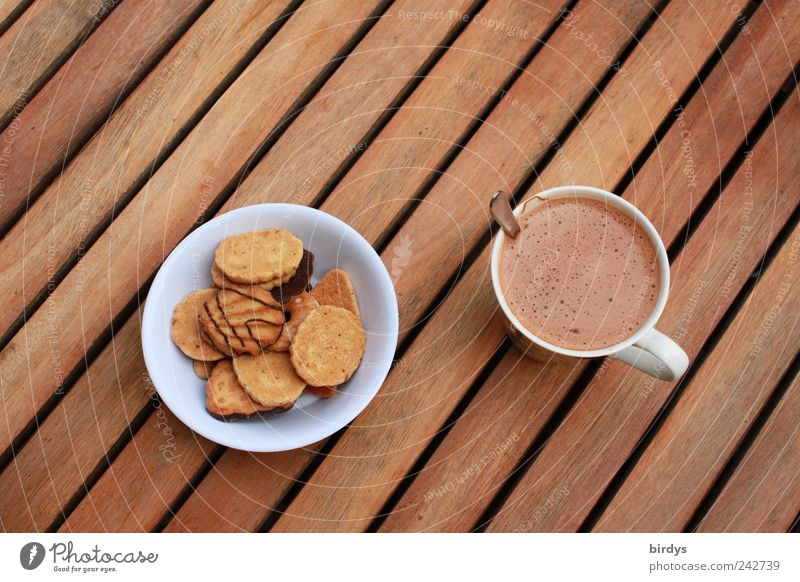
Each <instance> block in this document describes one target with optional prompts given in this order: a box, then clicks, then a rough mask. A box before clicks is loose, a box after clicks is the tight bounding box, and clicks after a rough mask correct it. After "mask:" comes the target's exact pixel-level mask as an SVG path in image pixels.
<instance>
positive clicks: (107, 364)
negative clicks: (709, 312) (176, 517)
mask: <svg viewBox="0 0 800 582" xmlns="http://www.w3.org/2000/svg"><path fill="white" fill-rule="evenodd" d="M139 323H140V318H139V314H138V313H137V314H135V315H134V316H133V317H132V318H131V320H130V322H129V324H130V325H129V326H128V327H126V328H125V330H126V333H118V334H117V335H116V336H115V337H114V339H113V340H112V341H111V342H110V343H109V344H108V346H106V348H105V350H103V352H102V353H101V354H100V355H99V356H98V358H97V360H96V361H95V364H94V365H93V366H91V367H90V368H89V369H88V370H87V372H86V373H85V374H84V375H83V376H81V378H80V379H79V380H78V382H77V383H76V384H75V386H74V387H73V389H72V390H71V391H70V392H69V393H68V394H67V395H66V396H65V397H64V400H63V401H62V402H61V403H60V404H59V406H58V408H56V410H55V411H54V412H53V413H52V414H51V415H50V416H48V417H47V420H46V421H45V422H44V423H43V424H42V426H41V427H40V429H39V430H38V431H37V432H36V434H35V435H34V436H33V438H32V439H31V440H30V441H28V443H27V444H26V445H25V446H24V447H23V448H22V449H21V450H19V451H16V455H15V461H14V462H13V463H11V464H10V465H9V466H8V468H7V469H6V470H5V471H3V473H2V474H0V500H2V501H0V522H2V524H3V528H4V529H5V531H20V532H21V531H44V530H45V529H47V528H48V527H49V526H50V524H51V523H52V522H53V520H55V519H56V517H58V516H59V515H60V513H61V512H62V511H64V510H66V506H67V504H68V503H69V501H70V498H71V497H72V496H73V495H74V494H75V492H76V491H78V488H79V487H81V486H82V484H83V483H84V481H85V480H86V479H87V478H88V477H89V475H90V474H91V473H92V471H94V470H95V469H96V468H97V467H104V466H105V465H107V461H106V460H105V459H104V456H103V454H98V451H108V450H109V449H111V447H112V445H113V444H114V443H115V442H116V441H117V439H119V438H120V437H124V436H125V435H126V434H127V432H128V425H129V424H130V423H131V422H133V421H134V419H135V418H136V416H137V415H139V414H140V413H141V411H142V410H143V409H149V408H150V407H159V410H160V409H161V408H160V407H161V405H160V403H159V401H158V399H157V397H156V396H155V389H154V387H153V385H152V382H150V378H149V376H148V375H147V373H146V371H145V367H144V360H143V358H142V347H141V328H140V325H139ZM153 414H158V410H157V411H156V412H154V413H153ZM161 414H163V411H162V413H161ZM174 424H175V423H173V426H174ZM33 500H35V503H34V502H33Z"/></svg>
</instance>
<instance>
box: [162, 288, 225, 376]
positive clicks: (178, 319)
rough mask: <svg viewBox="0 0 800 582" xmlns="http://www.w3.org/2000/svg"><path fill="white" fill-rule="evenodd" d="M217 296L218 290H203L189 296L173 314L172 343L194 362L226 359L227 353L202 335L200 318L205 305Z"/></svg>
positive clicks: (179, 304)
mask: <svg viewBox="0 0 800 582" xmlns="http://www.w3.org/2000/svg"><path fill="white" fill-rule="evenodd" d="M216 294H217V291H216V289H202V290H200V291H195V292H194V293H191V294H189V295H187V296H186V297H185V298H184V299H183V301H181V302H180V303H178V305H177V307H175V311H174V312H173V313H172V341H174V342H175V345H176V346H178V348H180V350H181V351H182V352H183V353H184V354H186V355H187V356H189V357H190V358H192V359H193V360H202V361H204V362H213V361H215V360H221V359H222V358H224V357H225V353H224V352H221V351H220V350H218V349H217V348H216V347H214V344H212V343H211V342H209V341H208V340H207V339H206V337H205V336H203V334H202V333H201V326H200V324H199V323H198V317H199V315H200V314H201V313H202V311H203V304H204V303H205V302H206V301H207V300H208V299H209V298H212V297H214V296H215V295H216Z"/></svg>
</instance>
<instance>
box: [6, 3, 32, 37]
mask: <svg viewBox="0 0 800 582" xmlns="http://www.w3.org/2000/svg"><path fill="white" fill-rule="evenodd" d="M31 4H33V0H23V1H22V2H20V3H19V4H17V7H16V8H14V10H12V11H11V12H10V13H9V14H8V16H6V19H5V20H3V22H0V36H2V35H3V34H5V32H6V31H7V30H8V29H9V28H11V26H13V24H14V23H15V22H16V21H17V20H18V19H19V17H20V16H22V15H23V14H24V13H25V11H26V10H27V9H28V8H29V7H30V5H31Z"/></svg>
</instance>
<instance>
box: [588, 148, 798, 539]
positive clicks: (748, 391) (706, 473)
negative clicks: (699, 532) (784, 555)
mask: <svg viewBox="0 0 800 582" xmlns="http://www.w3.org/2000/svg"><path fill="white" fill-rule="evenodd" d="M781 144H782V146H789V147H790V148H791V147H793V148H795V151H794V152H793V153H792V154H789V155H793V156H795V157H797V154H798V152H800V149H798V146H800V140H797V141H795V142H794V143H791V142H789V141H782V142H781ZM779 155H784V154H779ZM788 165H789V167H790V168H791V169H792V170H796V169H797V168H798V167H800V164H798V163H790V164H788ZM784 171H786V170H784ZM795 184H797V182H796V183H795ZM778 187H784V186H783V185H782V184H781V185H779V186H778ZM790 198H794V203H795V204H800V196H798V195H795V196H793V197H792V196H790ZM799 288H800V227H798V228H795V231H794V234H793V235H792V237H791V238H790V240H788V241H787V242H786V243H785V244H784V245H783V247H782V248H781V251H780V252H779V253H778V255H777V256H776V257H775V259H774V261H773V262H772V264H771V265H770V267H769V269H768V270H767V271H766V273H764V274H763V275H762V277H761V278H760V279H759V281H758V284H757V285H756V287H755V289H754V290H753V292H752V293H751V295H750V296H749V297H748V298H747V301H746V302H745V304H744V305H742V307H741V309H740V310H739V312H738V313H737V314H736V317H735V318H734V320H733V322H731V325H730V327H728V329H727V330H726V331H725V333H724V335H723V336H722V337H721V338H720V341H719V342H718V343H717V345H716V346H715V347H714V351H713V352H712V353H711V355H710V356H709V357H708V359H707V360H706V361H705V362H704V363H703V366H702V367H701V368H700V370H699V371H698V373H697V376H695V377H694V378H693V379H692V381H691V382H690V383H689V385H688V386H687V387H686V388H685V389H684V391H683V393H682V394H681V397H680V400H679V401H678V403H677V405H676V406H675V409H674V410H673V411H672V412H671V413H670V415H669V417H667V419H666V421H665V422H664V425H663V426H662V427H661V428H660V429H659V431H658V433H656V435H655V437H654V438H653V441H652V442H651V443H650V444H649V445H648V447H647V449H646V450H645V452H644V454H643V455H642V457H641V458H640V459H639V461H638V462H637V463H636V465H635V466H634V467H633V469H632V470H631V472H630V474H629V475H628V476H627V478H626V479H625V482H624V483H623V484H622V487H620V489H619V491H617V494H616V495H615V496H614V498H613V499H612V500H611V502H610V503H609V505H608V507H607V508H606V510H605V511H604V512H603V515H602V517H601V518H600V520H599V522H598V523H597V526H596V529H598V530H602V531H682V530H683V529H685V527H686V525H687V524H688V522H689V519H690V518H691V517H692V514H693V513H694V510H695V508H696V507H697V505H698V504H699V503H700V501H701V500H702V499H703V497H704V495H705V493H706V492H707V491H708V489H709V488H710V487H711V486H712V485H713V483H714V479H715V478H716V477H717V476H718V475H719V472H720V470H721V469H722V468H723V467H724V465H725V462H726V461H727V459H728V458H729V457H730V455H731V454H732V453H733V452H734V451H735V450H736V447H737V445H738V444H739V443H740V442H741V440H742V437H743V436H744V434H745V432H746V431H747V428H748V427H749V425H750V423H751V422H752V420H753V419H754V418H755V417H756V416H757V415H758V412H759V411H760V410H761V408H762V406H763V405H764V403H765V402H766V400H767V399H768V398H769V396H770V394H771V393H772V391H773V390H774V389H775V386H776V384H777V383H778V382H779V381H780V379H781V377H782V376H783V374H784V372H785V371H786V369H787V368H788V367H789V365H790V364H791V362H792V360H793V359H794V357H795V354H797V352H798V351H800V325H798V324H799V323H800V292H798V291H800V289H799ZM765 460H766V459H765ZM774 460H775V459H773V461H774ZM796 468H797V467H796V465H795V467H794V468H793V469H791V472H792V473H795V472H796ZM792 517H794V515H793V516H792ZM788 525H790V524H787V526H786V527H788ZM783 531H786V528H784V530H783Z"/></svg>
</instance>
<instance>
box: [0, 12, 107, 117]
mask: <svg viewBox="0 0 800 582" xmlns="http://www.w3.org/2000/svg"><path fill="white" fill-rule="evenodd" d="M114 7H115V3H113V2H112V3H104V4H100V3H94V2H89V3H87V2H78V1H76V0H44V1H42V2H36V3H34V4H33V5H32V6H31V7H30V8H28V9H27V10H26V11H25V13H24V14H23V15H22V16H21V17H20V18H19V19H18V20H17V21H16V22H15V23H14V24H12V25H11V27H10V28H9V29H8V30H7V31H6V32H5V33H4V34H3V36H2V37H0V55H3V56H2V61H0V127H5V125H6V124H7V123H8V122H9V121H10V120H11V118H12V117H13V116H14V115H17V114H18V113H19V112H20V111H22V109H24V107H25V105H27V102H28V101H29V100H30V98H31V97H32V96H33V94H34V93H35V92H36V91H37V90H38V89H39V88H40V87H41V86H42V85H43V84H44V83H45V82H46V81H47V79H48V78H49V77H50V76H52V75H53V73H55V72H56V70H58V68H59V67H60V66H61V64H62V63H63V62H64V61H65V60H66V59H67V58H68V57H69V55H70V54H71V53H72V52H73V51H74V50H75V49H76V48H77V47H78V45H79V44H80V43H81V42H82V41H83V40H85V39H86V37H87V36H88V35H89V34H90V33H91V31H92V30H93V29H94V28H95V27H96V26H97V25H98V24H99V23H100V22H101V21H102V20H103V19H104V18H105V17H106V16H108V14H110V12H111V11H112V10H113V9H114Z"/></svg>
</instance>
